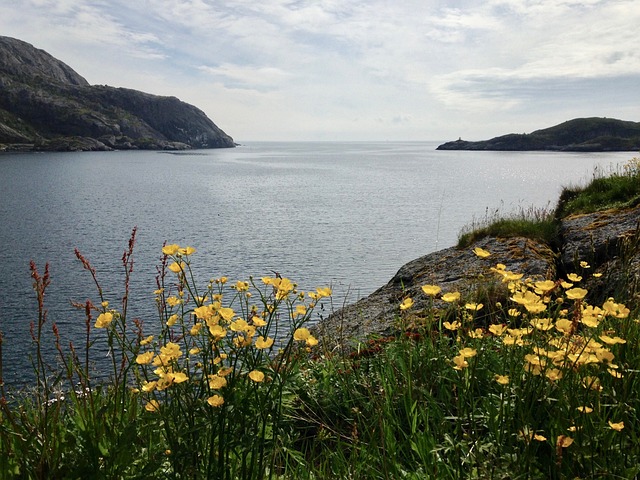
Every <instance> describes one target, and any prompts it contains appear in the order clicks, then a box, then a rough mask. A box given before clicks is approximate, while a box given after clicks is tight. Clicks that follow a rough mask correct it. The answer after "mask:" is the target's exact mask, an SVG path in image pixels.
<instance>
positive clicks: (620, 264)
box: [314, 206, 640, 351]
mask: <svg viewBox="0 0 640 480" xmlns="http://www.w3.org/2000/svg"><path fill="white" fill-rule="evenodd" d="M639 222H640V206H635V207H632V208H623V209H614V210H606V211H600V212H596V213H592V214H587V215H576V216H570V217H567V218H565V219H562V220H560V221H559V242H560V245H559V246H553V247H552V246H550V245H547V244H545V243H542V242H538V241H534V240H531V239H527V238H522V237H515V238H495V237H485V238H483V239H481V240H478V241H477V242H476V243H474V244H473V245H471V246H469V247H465V248H457V247H451V248H447V249H445V250H440V251H438V252H434V253H431V254H429V255H425V256H423V257H420V258H418V259H416V260H413V261H411V262H409V263H407V264H406V265H404V266H402V267H401V268H400V270H398V273H396V275H395V276H394V277H393V278H392V279H391V280H390V281H389V283H387V284H386V285H384V286H383V287H381V288H379V289H378V290H376V291H375V292H374V293H372V294H371V295H369V296H368V297H366V298H362V299H360V300H358V301H357V302H355V303H354V304H351V305H347V306H345V307H344V308H342V309H340V310H338V311H336V312H334V313H332V314H331V315H329V316H328V317H327V318H326V319H323V320H322V321H320V323H319V324H318V325H316V326H315V328H314V329H315V333H316V334H317V335H318V336H319V338H321V341H322V342H323V344H324V345H325V347H327V348H328V349H329V350H342V351H345V350H346V351H349V350H350V349H351V348H353V347H354V346H355V345H357V344H358V343H359V342H362V341H364V340H366V339H367V338H368V337H370V336H372V335H373V336H383V337H384V336H389V335H392V334H394V332H396V331H397V328H398V326H397V319H398V318H399V315H400V303H401V302H402V300H403V299H404V298H405V297H411V298H412V299H413V300H414V302H415V303H414V305H413V307H412V308H411V312H414V314H415V315H417V316H420V315H421V313H423V312H425V311H426V310H427V309H432V308H435V311H436V312H437V311H444V309H445V307H446V304H445V303H444V302H443V301H442V300H441V299H439V298H436V299H434V300H431V299H430V297H428V296H426V295H425V294H424V293H422V292H421V286H422V285H425V284H433V285H438V286H440V287H441V288H442V293H443V294H444V293H447V292H453V291H458V292H460V293H461V295H462V298H463V299H465V298H467V299H468V300H469V301H478V300H480V301H482V302H483V303H485V305H487V304H489V306H491V304H492V303H493V304H495V303H496V302H499V301H503V300H504V299H506V295H507V292H506V290H505V289H504V285H502V286H501V285H500V283H501V282H500V281H499V278H498V277H496V276H495V275H494V274H492V272H491V270H490V269H491V267H495V266H496V264H498V263H502V264H504V265H505V267H506V270H509V271H512V272H518V273H523V274H524V278H531V279H557V278H565V277H566V275H567V274H568V273H578V274H582V275H583V276H584V283H581V286H583V287H584V288H587V290H589V296H588V300H589V301H592V302H594V303H600V302H602V301H603V300H605V299H607V298H608V297H611V296H613V297H615V298H620V297H621V296H622V297H623V298H636V297H638V277H639V276H640V230H639ZM475 247H480V248H483V249H484V250H487V251H489V252H490V253H491V256H489V257H487V258H480V257H478V256H477V255H475V253H474V252H473V249H474V248H475ZM581 261H585V262H587V264H588V266H581V265H580V262H581ZM593 273H596V274H598V275H600V276H597V277H596V276H593V275H592V274H593ZM432 302H433V303H432Z"/></svg>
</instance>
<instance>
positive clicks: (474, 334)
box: [469, 328, 484, 338]
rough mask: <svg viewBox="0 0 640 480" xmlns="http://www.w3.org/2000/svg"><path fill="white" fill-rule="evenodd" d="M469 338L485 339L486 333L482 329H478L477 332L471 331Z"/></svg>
mask: <svg viewBox="0 0 640 480" xmlns="http://www.w3.org/2000/svg"><path fill="white" fill-rule="evenodd" d="M469 337H470V338H482V337H484V332H483V331H482V329H481V328H476V329H475V330H470V331H469Z"/></svg>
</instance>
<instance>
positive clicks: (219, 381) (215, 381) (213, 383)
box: [207, 374, 227, 390]
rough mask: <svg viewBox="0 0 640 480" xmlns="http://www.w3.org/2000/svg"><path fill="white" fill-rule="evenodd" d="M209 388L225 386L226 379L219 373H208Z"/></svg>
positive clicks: (217, 388)
mask: <svg viewBox="0 0 640 480" xmlns="http://www.w3.org/2000/svg"><path fill="white" fill-rule="evenodd" d="M207 378H208V379H209V388H210V389H211V390H220V389H221V388H222V387H226V386H227V379H226V378H224V377H223V376H220V375H215V374H214V375H209V376H208V377H207Z"/></svg>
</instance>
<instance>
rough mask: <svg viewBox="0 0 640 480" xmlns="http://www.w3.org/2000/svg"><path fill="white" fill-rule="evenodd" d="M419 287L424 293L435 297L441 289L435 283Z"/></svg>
mask: <svg viewBox="0 0 640 480" xmlns="http://www.w3.org/2000/svg"><path fill="white" fill-rule="evenodd" d="M421 288H422V291H423V292H424V294H425V295H429V296H432V297H435V296H436V295H438V294H439V293H440V292H441V291H442V289H441V288H440V287H439V286H437V285H423V286H422V287H421Z"/></svg>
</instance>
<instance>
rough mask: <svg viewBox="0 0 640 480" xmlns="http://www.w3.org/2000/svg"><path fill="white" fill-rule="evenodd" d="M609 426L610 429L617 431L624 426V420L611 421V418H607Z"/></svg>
mask: <svg viewBox="0 0 640 480" xmlns="http://www.w3.org/2000/svg"><path fill="white" fill-rule="evenodd" d="M609 426H610V427H611V429H612V430H615V431H616V432H619V431H620V430H622V429H623V428H624V422H618V423H613V422H612V421H611V420H609Z"/></svg>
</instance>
